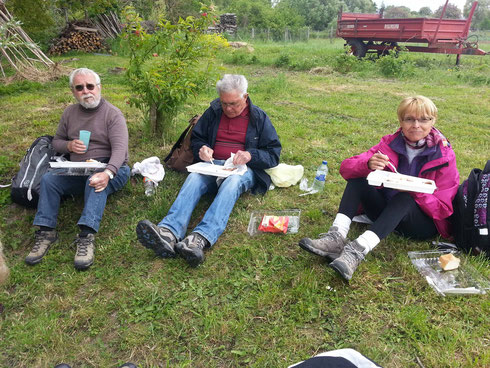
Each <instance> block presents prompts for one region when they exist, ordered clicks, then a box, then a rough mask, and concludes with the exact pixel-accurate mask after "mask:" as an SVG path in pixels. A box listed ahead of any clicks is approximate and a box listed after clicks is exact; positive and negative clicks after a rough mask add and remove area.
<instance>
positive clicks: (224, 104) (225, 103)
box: [219, 93, 248, 108]
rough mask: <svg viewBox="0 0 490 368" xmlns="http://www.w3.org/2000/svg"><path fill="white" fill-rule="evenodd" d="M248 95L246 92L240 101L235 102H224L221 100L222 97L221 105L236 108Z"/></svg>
mask: <svg viewBox="0 0 490 368" xmlns="http://www.w3.org/2000/svg"><path fill="white" fill-rule="evenodd" d="M247 97H248V94H247V93H245V94H244V95H243V96H241V97H240V100H239V101H235V102H223V101H221V99H220V101H219V102H220V104H221V107H223V108H225V107H231V108H235V107H237V106H239V105H240V104H241V103H242V102H243V101H242V99H244V100H246V99H247Z"/></svg>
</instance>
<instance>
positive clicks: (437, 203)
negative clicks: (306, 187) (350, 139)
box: [340, 130, 459, 238]
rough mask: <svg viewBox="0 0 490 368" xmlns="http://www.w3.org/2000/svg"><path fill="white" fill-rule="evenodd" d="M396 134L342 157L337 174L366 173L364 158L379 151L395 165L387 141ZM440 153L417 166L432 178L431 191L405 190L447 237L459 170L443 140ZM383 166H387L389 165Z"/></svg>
mask: <svg viewBox="0 0 490 368" xmlns="http://www.w3.org/2000/svg"><path fill="white" fill-rule="evenodd" d="M399 134H400V130H398V131H397V132H395V133H394V134H389V135H385V136H384V137H383V138H381V141H380V142H379V143H378V144H377V145H375V146H373V147H371V148H370V149H369V150H368V151H367V152H364V153H361V154H360V155H357V156H353V157H350V158H347V159H345V160H344V161H342V163H341V165H340V175H342V177H343V178H344V179H346V180H348V179H354V178H362V177H367V176H368V174H369V173H370V172H371V170H370V169H369V167H368V160H369V159H370V158H371V156H372V155H373V154H374V153H376V152H378V150H379V151H381V152H383V153H384V154H385V155H387V156H388V157H389V158H390V161H391V162H392V163H393V164H394V165H395V166H396V167H398V153H396V152H395V151H393V150H392V149H391V147H390V145H389V144H390V143H391V142H392V141H393V140H394V139H395V138H396V137H397V136H398V135H399ZM439 149H440V151H441V154H442V155H441V157H439V158H437V159H435V160H432V161H428V162H427V163H426V164H425V165H424V166H422V169H421V170H420V173H419V177H421V178H426V179H431V180H434V181H435V183H436V186H437V189H436V190H435V191H434V193H433V194H426V193H415V192H409V193H410V195H411V196H412V197H413V199H415V202H417V204H418V205H419V207H420V208H421V209H422V211H423V212H424V213H426V214H427V215H428V216H430V217H431V218H432V219H433V220H434V224H435V225H436V227H437V230H438V231H439V233H440V234H441V235H442V236H443V237H445V238H450V237H451V224H450V222H449V219H448V217H449V216H451V214H452V213H453V204H452V201H453V199H454V196H455V195H456V192H457V190H458V186H459V172H458V169H457V167H456V155H455V154H454V151H453V149H452V148H451V146H450V145H449V144H448V142H447V141H446V140H443V141H442V142H440V143H439ZM385 170H390V167H389V165H387V166H386V168H385Z"/></svg>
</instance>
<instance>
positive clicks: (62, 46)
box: [49, 21, 105, 55]
mask: <svg viewBox="0 0 490 368" xmlns="http://www.w3.org/2000/svg"><path fill="white" fill-rule="evenodd" d="M104 49H105V46H104V43H103V40H102V37H101V36H100V35H99V32H98V30H97V28H93V25H92V23H90V22H85V21H76V22H72V23H69V24H68V25H67V26H66V27H65V29H64V30H63V31H62V32H61V35H60V36H59V38H57V39H55V40H54V42H53V43H52V45H51V47H50V48H49V53H50V54H51V55H53V54H54V55H61V54H65V53H67V52H69V51H83V52H94V51H100V50H104Z"/></svg>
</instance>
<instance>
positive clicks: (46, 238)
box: [25, 230, 58, 265]
mask: <svg viewBox="0 0 490 368" xmlns="http://www.w3.org/2000/svg"><path fill="white" fill-rule="evenodd" d="M57 240H58V234H57V233H56V230H51V231H41V230H37V231H36V234H35V240H34V246H33V247H32V250H31V251H30V253H29V254H28V255H27V257H26V258H25V262H26V263H27V264H29V265H35V264H37V263H39V262H41V261H42V259H43V257H44V256H45V255H46V253H48V249H49V247H50V246H51V244H53V243H55V242H56V241H57Z"/></svg>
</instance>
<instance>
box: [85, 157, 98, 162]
mask: <svg viewBox="0 0 490 368" xmlns="http://www.w3.org/2000/svg"><path fill="white" fill-rule="evenodd" d="M85 162H98V163H100V161H97V160H94V159H93V158H89V159H88V160H85Z"/></svg>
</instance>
